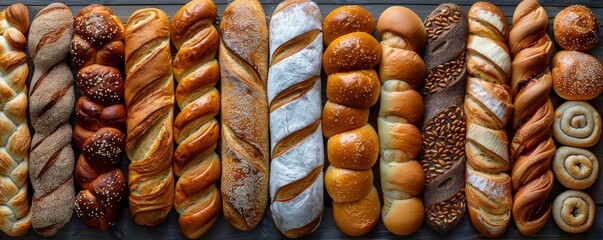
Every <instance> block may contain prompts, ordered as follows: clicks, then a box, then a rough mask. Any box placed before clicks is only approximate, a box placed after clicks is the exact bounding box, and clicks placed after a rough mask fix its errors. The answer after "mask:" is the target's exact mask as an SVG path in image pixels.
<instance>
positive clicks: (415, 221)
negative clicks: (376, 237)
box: [383, 197, 425, 235]
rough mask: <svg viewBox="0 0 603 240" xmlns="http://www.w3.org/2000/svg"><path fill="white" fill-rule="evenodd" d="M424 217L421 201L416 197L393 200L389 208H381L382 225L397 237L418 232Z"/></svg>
mask: <svg viewBox="0 0 603 240" xmlns="http://www.w3.org/2000/svg"><path fill="white" fill-rule="evenodd" d="M386 207H387V211H386ZM424 216H425V208H424V206H423V201H421V199H420V198H418V197H413V198H408V199H404V200H394V201H393V202H392V204H391V205H390V206H387V205H385V206H383V225H385V227H386V228H387V230H389V231H390V232H392V233H394V234H397V235H408V234H411V233H413V232H416V231H417V230H419V228H421V225H422V224H423V218H424Z"/></svg>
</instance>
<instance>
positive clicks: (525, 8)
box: [509, 0, 555, 235]
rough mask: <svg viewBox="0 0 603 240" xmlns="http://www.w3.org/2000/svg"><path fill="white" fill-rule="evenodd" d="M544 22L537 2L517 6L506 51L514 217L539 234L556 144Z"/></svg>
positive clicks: (523, 230)
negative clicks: (510, 100)
mask: <svg viewBox="0 0 603 240" xmlns="http://www.w3.org/2000/svg"><path fill="white" fill-rule="evenodd" d="M548 21H549V18H548V16H547V14H546V11H545V10H544V8H542V7H541V6H540V4H538V2H537V1H536V0H526V1H523V2H521V3H520V4H519V5H518V6H517V8H516V9H515V13H514V14H513V29H511V32H510V33H509V49H510V50H511V55H512V56H513V62H512V64H511V65H512V69H513V70H512V74H511V88H512V92H513V96H514V99H513V104H514V111H513V118H512V120H511V123H512V129H513V130H514V132H515V135H514V136H513V140H512V141H511V146H510V151H511V160H513V161H514V162H515V163H514V165H513V169H512V171H511V181H512V184H513V190H514V191H515V196H514V197H513V210H512V211H513V218H514V219H515V224H516V225H517V229H518V230H519V232H520V233H521V234H526V235H530V234H534V233H536V232H538V231H539V230H540V229H541V228H542V227H544V225H545V224H546V222H547V221H548V219H549V215H550V213H551V202H550V201H549V199H548V197H549V192H550V191H551V188H552V187H553V182H554V178H553V172H552V171H551V170H550V163H551V159H552V158H553V156H554V155H555V143H554V142H553V137H552V134H551V127H552V125H553V121H554V118H555V117H554V112H553V111H554V109H553V104H552V103H551V100H550V99H549V92H550V90H551V87H552V84H553V83H552V79H551V73H550V71H549V66H548V65H549V59H550V57H551V54H552V52H553V43H552V42H551V40H550V39H549V37H548V35H547V34H546V28H547V25H548Z"/></svg>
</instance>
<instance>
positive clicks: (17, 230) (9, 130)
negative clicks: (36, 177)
mask: <svg viewBox="0 0 603 240" xmlns="http://www.w3.org/2000/svg"><path fill="white" fill-rule="evenodd" d="M28 30H29V12H28V11H27V8H26V7H25V5H23V4H20V3H16V4H13V5H11V6H9V7H8V8H6V9H4V10H3V11H2V12H0V42H1V43H2V45H3V47H2V48H0V56H2V58H1V60H0V72H2V75H1V76H0V91H2V93H3V95H2V109H0V113H1V114H0V116H2V117H0V126H4V127H2V131H1V132H2V136H1V137H2V139H3V141H0V148H1V149H2V151H0V152H1V154H2V157H1V158H2V159H3V160H2V162H3V163H2V167H0V189H2V190H1V191H0V192H1V193H0V196H1V197H0V216H2V219H1V220H0V229H1V230H2V232H4V233H5V234H6V235H8V236H11V237H18V236H23V235H25V234H27V231H29V228H30V227H31V215H30V211H29V201H28V197H27V173H28V170H29V168H28V167H29V166H28V165H29V144H30V139H31V135H30V133H29V128H28V126H27V84H26V83H27V73H28V72H29V69H28V68H27V62H26V61H27V56H26V55H25V52H24V50H25V45H26V44H27V38H25V35H27V31H28Z"/></svg>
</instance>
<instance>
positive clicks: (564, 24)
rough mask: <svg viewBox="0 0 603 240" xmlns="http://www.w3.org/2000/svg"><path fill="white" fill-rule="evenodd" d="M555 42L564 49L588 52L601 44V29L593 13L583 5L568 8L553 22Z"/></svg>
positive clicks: (558, 14)
mask: <svg viewBox="0 0 603 240" xmlns="http://www.w3.org/2000/svg"><path fill="white" fill-rule="evenodd" d="M553 34H554V35H555V40H556V41H557V43H558V44H559V46H561V47H562V48H564V49H567V50H578V51H587V50H590V49H592V48H594V47H595V46H597V43H599V39H600V36H601V29H600V27H599V20H598V19H597V16H595V14H594V13H593V11H592V10H591V9H590V8H588V7H586V6H582V5H573V6H569V7H566V8H565V9H563V10H561V12H559V13H557V16H555V20H554V21H553Z"/></svg>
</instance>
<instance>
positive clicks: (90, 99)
mask: <svg viewBox="0 0 603 240" xmlns="http://www.w3.org/2000/svg"><path fill="white" fill-rule="evenodd" d="M74 29H75V33H74V37H73V40H72V41H71V55H72V57H73V62H74V63H75V65H76V66H77V67H78V68H79V71H78V74H77V85H78V87H79V89H80V91H81V92H82V96H81V97H80V98H79V99H78V101H77V104H76V106H75V114H76V117H77V125H76V126H75V129H74V130H73V141H74V143H75V145H76V146H77V147H78V148H79V149H80V150H81V151H82V152H81V154H80V157H79V158H78V160H77V163H76V165H75V173H74V174H75V180H76V183H77V185H78V186H79V187H80V188H82V191H80V192H79V193H78V194H77V196H76V198H75V212H76V214H77V216H78V217H79V218H80V219H82V220H83V221H84V223H86V225H88V226H90V227H94V228H100V229H108V228H109V227H111V226H114V225H115V223H116V220H117V216H118V215H119V208H120V207H121V203H122V202H123V200H124V199H125V198H126V194H127V191H128V190H127V189H126V179H125V176H124V174H123V173H122V172H121V170H120V169H119V163H120V161H121V158H122V157H123V154H124V148H125V143H126V135H125V134H124V133H123V132H122V130H121V129H122V128H123V127H124V125H125V123H126V107H125V106H124V104H123V99H124V80H123V77H122V74H121V72H120V70H119V69H118V67H119V65H120V64H122V63H123V59H124V42H123V39H124V26H123V23H122V22H121V20H120V19H119V18H118V17H117V16H115V15H113V11H112V10H111V9H110V8H108V7H105V6H102V5H98V4H93V5H90V6H87V7H84V8H83V9H82V10H81V11H80V12H79V13H78V15H77V16H76V18H75V21H74Z"/></svg>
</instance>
